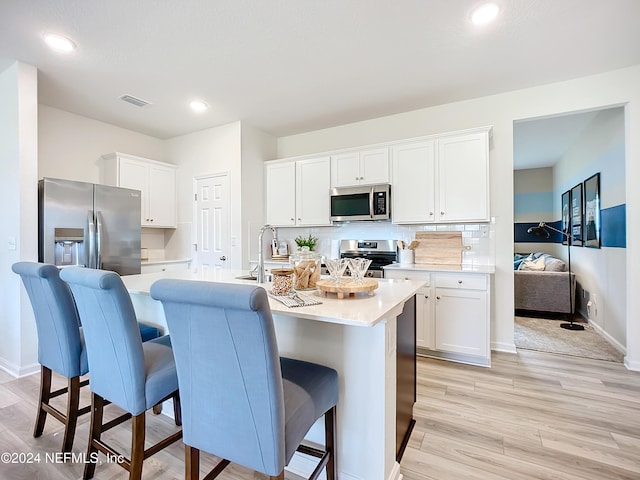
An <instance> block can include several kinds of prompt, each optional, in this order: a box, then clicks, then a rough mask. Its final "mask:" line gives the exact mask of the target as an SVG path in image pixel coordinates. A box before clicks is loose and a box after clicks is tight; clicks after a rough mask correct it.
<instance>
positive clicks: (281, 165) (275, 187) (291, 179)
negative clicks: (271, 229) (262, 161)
mask: <svg viewBox="0 0 640 480" xmlns="http://www.w3.org/2000/svg"><path fill="white" fill-rule="evenodd" d="M265 179H266V195H267V198H266V202H265V204H266V209H267V211H266V217H267V223H268V224H269V225H276V226H279V227H285V226H290V227H292V226H295V224H296V162H272V163H267V164H266V165H265Z"/></svg>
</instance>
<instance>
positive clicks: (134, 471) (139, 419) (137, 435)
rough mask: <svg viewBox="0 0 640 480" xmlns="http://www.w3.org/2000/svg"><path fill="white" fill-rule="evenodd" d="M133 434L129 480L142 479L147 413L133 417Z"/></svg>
mask: <svg viewBox="0 0 640 480" xmlns="http://www.w3.org/2000/svg"><path fill="white" fill-rule="evenodd" d="M132 429H133V435H132V437H131V467H130V469H129V480H140V478H141V477H142V462H143V461H144V433H145V413H144V412H142V413H141V414H140V415H136V416H135V417H133V421H132Z"/></svg>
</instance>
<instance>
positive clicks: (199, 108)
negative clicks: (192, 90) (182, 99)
mask: <svg viewBox="0 0 640 480" xmlns="http://www.w3.org/2000/svg"><path fill="white" fill-rule="evenodd" d="M189 106H190V107H191V110H193V111H195V112H204V111H205V110H206V109H207V108H209V105H207V104H206V103H205V102H203V101H202V100H193V101H192V102H191V103H190V104H189Z"/></svg>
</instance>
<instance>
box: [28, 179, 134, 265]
mask: <svg viewBox="0 0 640 480" xmlns="http://www.w3.org/2000/svg"><path fill="white" fill-rule="evenodd" d="M38 207H39V208H38V235H39V243H38V259H39V261H41V262H45V263H52V264H54V265H58V266H61V267H64V266H69V265H80V266H85V267H88V268H100V269H103V270H112V271H114V272H118V273H119V274H120V275H133V274H136V273H140V191H139V190H130V189H128V188H119V187H109V186H106V185H97V184H93V183H84V182H74V181H71V180H60V179H57V178H46V177H45V178H43V179H42V180H40V181H39V182H38Z"/></svg>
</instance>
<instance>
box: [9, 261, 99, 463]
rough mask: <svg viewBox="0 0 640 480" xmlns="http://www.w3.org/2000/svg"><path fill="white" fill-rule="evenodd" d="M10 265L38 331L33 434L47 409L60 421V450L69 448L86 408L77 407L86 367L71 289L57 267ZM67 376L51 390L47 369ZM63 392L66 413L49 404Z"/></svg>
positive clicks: (39, 430) (41, 425)
mask: <svg viewBox="0 0 640 480" xmlns="http://www.w3.org/2000/svg"><path fill="white" fill-rule="evenodd" d="M11 269H12V270H13V271H14V272H15V273H17V274H18V275H20V278H21V279H22V283H23V284H24V287H25V290H26V291H27V294H28V295H29V300H30V301H31V307H32V308H33V314H34V317H35V320H36V329H37V331H38V362H39V363H40V400H39V401H38V415H37V416H36V424H35V427H34V429H33V436H34V437H39V436H40V435H42V431H43V430H44V424H45V421H46V419H47V413H50V414H51V416H53V417H54V418H55V419H57V420H59V421H60V422H62V423H63V424H64V440H63V441H62V451H63V452H70V451H71V448H72V447H73V437H74V435H75V431H76V423H77V420H78V416H79V415H83V414H85V413H88V412H89V411H90V408H91V407H89V406H87V407H85V408H81V409H78V405H79V400H80V387H82V386H84V385H86V384H87V383H89V381H88V380H84V381H82V382H81V381H80V377H81V376H82V375H84V374H86V373H87V372H88V371H89V368H88V366H87V353H86V350H85V346H84V340H83V338H82V333H81V330H80V320H79V318H78V312H77V311H76V304H75V303H74V301H73V296H72V295H71V290H69V287H68V285H67V284H66V283H64V282H63V281H62V280H60V273H59V270H58V268H57V267H55V266H53V265H48V264H44V263H35V262H18V263H14V264H13V265H12V267H11ZM52 371H53V372H56V373H57V374H59V375H62V376H63V377H65V378H66V379H67V386H66V387H65V388H61V389H59V390H56V391H53V392H52V391H51V372H52ZM64 393H67V412H66V415H65V414H63V413H62V412H60V411H59V410H58V409H56V408H55V407H53V406H52V405H50V404H49V401H50V400H51V399H52V398H55V397H58V396H60V395H62V394H64Z"/></svg>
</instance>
